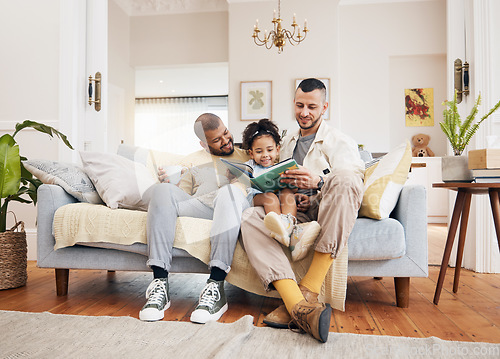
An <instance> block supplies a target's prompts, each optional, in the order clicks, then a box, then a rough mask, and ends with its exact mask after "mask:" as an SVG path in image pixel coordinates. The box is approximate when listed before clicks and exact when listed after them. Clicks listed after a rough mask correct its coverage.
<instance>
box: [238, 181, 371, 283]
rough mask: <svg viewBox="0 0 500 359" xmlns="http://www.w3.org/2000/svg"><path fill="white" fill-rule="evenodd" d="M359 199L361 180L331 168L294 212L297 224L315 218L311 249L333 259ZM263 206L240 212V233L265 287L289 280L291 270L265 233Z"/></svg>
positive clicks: (341, 247)
mask: <svg viewBox="0 0 500 359" xmlns="http://www.w3.org/2000/svg"><path fill="white" fill-rule="evenodd" d="M362 199H363V179H362V176H361V175H356V174H353V172H351V171H334V172H333V173H332V174H331V175H330V176H328V177H327V178H326V179H325V184H324V185H323V188H322V190H321V192H318V194H317V195H316V196H313V197H311V207H310V208H309V210H308V211H307V212H305V213H302V212H298V213H297V220H298V222H299V223H304V222H310V221H313V220H317V221H318V223H319V224H320V225H321V232H320V234H319V236H318V238H317V239H316V243H315V250H316V251H317V252H322V253H331V254H332V257H333V258H336V257H337V255H338V254H339V253H340V252H341V251H342V249H343V248H344V246H345V244H346V242H347V239H348V238H349V235H350V233H351V231H352V228H353V226H354V222H355V221H356V218H357V216H358V210H359V207H360V205H361V201H362ZM265 215H266V214H265V212H264V208H263V207H251V208H248V209H246V210H245V211H244V212H243V217H242V223H241V235H242V240H243V245H244V247H245V251H246V252H247V255H248V259H249V261H250V263H251V264H252V266H253V267H254V269H255V271H256V272H257V275H258V276H259V279H260V280H261V281H262V283H263V284H264V287H265V288H266V290H269V289H270V288H269V284H270V283H272V282H274V281H276V280H280V279H293V280H295V274H294V272H293V270H292V267H291V265H290V262H289V261H288V258H287V256H286V255H285V253H284V252H283V249H284V248H283V247H282V245H281V244H279V243H278V242H277V241H276V240H274V239H273V238H271V237H270V236H269V230H268V229H267V228H266V226H265V225H264V217H265Z"/></svg>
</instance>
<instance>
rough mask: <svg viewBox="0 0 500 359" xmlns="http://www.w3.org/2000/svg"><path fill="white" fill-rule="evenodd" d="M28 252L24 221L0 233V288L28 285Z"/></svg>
mask: <svg viewBox="0 0 500 359" xmlns="http://www.w3.org/2000/svg"><path fill="white" fill-rule="evenodd" d="M16 229H17V232H16ZM26 253H27V244H26V232H25V231H24V223H23V222H22V221H19V222H17V223H16V225H15V226H14V227H12V228H11V229H9V230H7V231H5V232H3V233H0V289H9V288H17V287H22V286H23V285H26V279H27V278H28V274H27V271H26V268H27V255H26Z"/></svg>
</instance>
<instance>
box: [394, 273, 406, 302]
mask: <svg viewBox="0 0 500 359" xmlns="http://www.w3.org/2000/svg"><path fill="white" fill-rule="evenodd" d="M394 287H395V289H396V305H397V306H398V307H400V308H408V306H409V304H410V277H394Z"/></svg>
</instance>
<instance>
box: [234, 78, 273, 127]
mask: <svg viewBox="0 0 500 359" xmlns="http://www.w3.org/2000/svg"><path fill="white" fill-rule="evenodd" d="M271 97H272V81H242V82H241V120H242V121H253V120H260V119H262V118H268V119H271V109H272V107H271Z"/></svg>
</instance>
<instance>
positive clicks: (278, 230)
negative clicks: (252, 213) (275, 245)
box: [264, 212, 297, 247]
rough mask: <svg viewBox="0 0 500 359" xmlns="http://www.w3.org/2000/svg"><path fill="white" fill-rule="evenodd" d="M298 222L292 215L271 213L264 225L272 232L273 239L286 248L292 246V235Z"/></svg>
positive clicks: (267, 215)
mask: <svg viewBox="0 0 500 359" xmlns="http://www.w3.org/2000/svg"><path fill="white" fill-rule="evenodd" d="M295 223H297V220H296V219H295V217H294V216H292V215H291V214H278V213H276V212H269V213H268V214H266V216H265V217H264V224H265V226H266V227H267V229H269V231H271V237H273V238H274V239H276V240H277V241H278V242H280V243H281V244H283V245H284V246H287V247H288V246H289V245H290V235H291V234H292V231H293V228H294V226H295Z"/></svg>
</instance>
